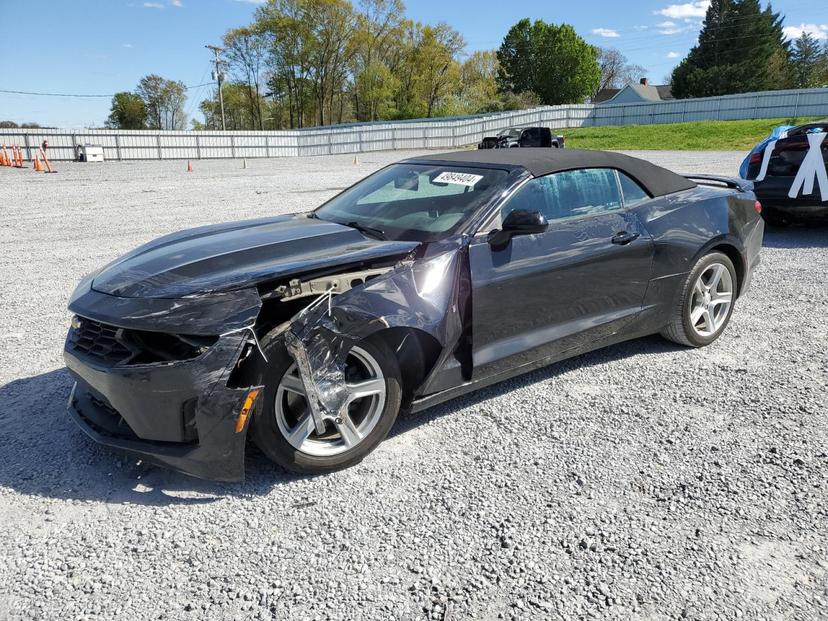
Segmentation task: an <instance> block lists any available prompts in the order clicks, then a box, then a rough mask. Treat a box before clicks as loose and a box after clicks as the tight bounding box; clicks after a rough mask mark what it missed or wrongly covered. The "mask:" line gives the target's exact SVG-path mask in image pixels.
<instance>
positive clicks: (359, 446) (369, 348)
mask: <svg viewBox="0 0 828 621" xmlns="http://www.w3.org/2000/svg"><path fill="white" fill-rule="evenodd" d="M262 345H263V347H264V350H265V353H266V355H267V359H268V363H267V364H266V365H265V371H264V377H263V382H262V383H263V384H264V391H263V393H262V403H261V405H260V407H259V409H258V412H257V414H256V417H255V418H254V419H253V425H252V428H251V432H252V437H253V441H254V442H255V443H256V445H257V446H258V447H259V449H261V451H262V452H263V453H264V454H265V455H267V457H268V458H269V459H271V460H272V461H274V462H275V463H277V464H278V465H280V466H282V467H283V468H286V469H287V470H291V471H293V472H298V473H302V474H324V473H327V472H333V471H335V470H341V469H343V468H347V467H349V466H353V465H354V464H357V463H359V462H360V461H362V460H363V459H364V458H365V456H366V455H368V453H370V452H371V451H372V450H374V448H376V446H377V445H378V444H379V443H380V442H382V440H384V439H385V437H386V436H387V435H388V432H389V431H390V430H391V427H392V426H393V425H394V421H395V420H396V419H397V414H398V413H399V410H400V403H401V401H402V382H401V380H400V368H399V364H398V362H397V359H396V358H395V357H394V355H393V353H392V352H391V351H390V350H389V349H388V347H387V346H386V345H385V344H384V343H383V342H382V341H381V340H379V339H366V340H364V341H361V342H360V343H358V344H357V345H355V346H354V347H353V349H352V350H351V353H349V358H348V361H349V372H350V371H351V370H352V367H353V368H357V369H358V368H359V367H360V366H364V367H365V369H368V368H370V369H373V370H376V371H378V372H379V371H381V373H382V379H383V380H384V389H385V392H384V398H383V399H382V400H381V401H380V395H373V396H371V397H364V398H362V399H357V400H355V401H354V403H353V405H352V406H350V407H349V412H353V416H351V418H350V420H351V421H352V423H354V425H353V426H352V428H355V427H364V428H365V430H366V432H365V433H364V435H361V436H354V437H359V438H360V439H359V441H358V442H357V443H354V444H353V446H351V447H347V446H345V436H344V435H343V434H341V433H339V431H337V429H336V428H335V425H334V423H333V422H330V421H329V422H328V423H327V424H328V428H327V430H326V432H327V433H326V434H325V435H324V436H319V435H318V434H316V432H315V428H314V430H313V431H311V433H310V434H309V436H308V437H307V438H306V439H305V440H304V442H303V443H302V447H297V446H295V445H294V444H292V443H291V442H290V441H289V440H288V437H287V434H288V432H291V431H292V430H294V429H298V428H299V427H301V425H300V424H299V422H298V421H304V420H306V419H305V418H304V416H305V414H306V413H307V402H306V400H304V397H302V396H301V395H299V394H297V393H292V392H291V391H290V389H286V388H285V385H294V384H295V379H293V378H294V374H295V373H296V371H295V365H294V362H293V359H292V358H291V356H290V355H289V354H288V352H287V349H286V347H285V345H284V342H283V339H282V338H281V337H277V338H273V339H268V338H267V337H266V338H265V339H263V343H262ZM288 371H290V372H291V377H290V378H288V379H292V380H293V381H290V382H288V381H287V380H286V379H285V378H286V374H287V373H288ZM363 371H364V369H363ZM295 377H296V378H298V375H296V376H295ZM367 379H371V378H370V377H368V378H367ZM374 379H379V377H378V373H377V376H376V377H375V378H374ZM286 383H287V384H286ZM299 386H300V387H301V380H300V381H299ZM277 399H278V400H279V401H278V403H277ZM361 411H364V412H363V414H364V418H363V419H360V412H361ZM369 418H370V420H369ZM360 420H363V423H364V424H363V425H360V424H359V421H360ZM308 424H309V425H310V426H311V427H312V421H311V422H309V423H308ZM294 425H295V426H294ZM301 435H303V434H302V433H300V436H301ZM337 436H339V440H337V439H336V437H337ZM294 442H295V443H298V442H299V441H297V440H296V439H295V438H294Z"/></svg>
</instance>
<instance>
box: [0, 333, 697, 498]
mask: <svg viewBox="0 0 828 621" xmlns="http://www.w3.org/2000/svg"><path fill="white" fill-rule="evenodd" d="M678 349H682V348H678V347H676V346H673V345H671V344H670V343H668V342H667V341H665V340H663V339H661V338H660V337H647V338H642V339H637V340H635V341H629V342H627V343H622V344H619V345H614V346H612V347H608V348H605V349H602V350H598V351H595V352H592V353H589V354H584V355H582V356H578V357H576V358H572V359H570V360H565V361H562V362H559V363H556V364H553V365H551V366H549V367H545V368H542V369H539V370H537V371H533V372H531V373H528V374H527V375H523V376H520V377H516V378H513V379H511V380H508V381H505V382H501V383H499V384H496V385H494V386H490V387H489V388H486V389H483V390H480V391H478V392H475V393H472V394H470V395H467V396H464V397H459V398H457V399H454V400H452V401H449V402H447V403H445V404H442V405H439V406H435V407H433V408H431V409H429V410H426V411H425V412H422V413H419V414H412V415H406V416H402V417H401V418H400V419H399V420H398V422H397V424H396V425H395V427H394V429H393V430H392V431H391V435H392V436H395V435H399V434H402V433H406V432H408V431H411V430H413V429H415V428H416V427H418V426H419V425H420V424H422V423H424V422H427V421H429V420H432V419H434V418H437V417H441V416H447V415H449V414H453V413H456V412H457V411H458V410H461V409H463V408H467V407H470V406H474V405H476V404H478V403H481V402H483V401H485V400H486V399H491V398H492V397H496V396H499V395H503V394H505V393H508V392H509V391H512V390H515V389H516V388H519V387H522V386H527V385H529V384H533V383H535V382H540V381H544V380H548V379H549V378H551V377H554V376H556V375H560V374H563V373H567V372H568V371H571V370H574V369H580V368H584V367H590V366H593V365H597V364H604V363H607V362H612V361H614V360H619V359H623V358H627V357H629V356H633V355H640V354H661V353H666V352H670V351H676V350H678ZM71 385H72V382H71V379H70V377H69V374H68V373H67V372H66V370H65V369H56V370H54V371H50V372H49V373H44V374H42V375H37V376H34V377H29V378H26V379H20V380H15V381H13V382H10V383H9V384H6V385H5V386H2V387H0V487H4V488H8V489H12V490H14V491H16V492H18V493H20V494H26V495H31V496H42V497H48V498H57V499H70V500H78V501H98V502H104V503H111V504H137V505H150V506H165V505H193V504H196V505H197V504H207V503H212V502H216V501H219V500H221V499H222V498H223V497H227V496H233V497H244V496H259V495H265V494H268V493H269V492H270V491H271V490H272V489H273V488H274V487H278V486H280V485H283V484H289V483H295V482H297V481H300V480H302V479H310V478H312V477H304V476H300V475H294V474H291V473H288V472H285V471H284V470H282V469H280V468H278V467H276V466H274V465H273V464H272V463H271V462H270V461H268V460H267V458H266V457H264V455H262V454H261V453H260V452H259V451H258V450H257V449H256V448H255V447H254V446H252V444H249V445H248V457H247V464H246V466H247V472H246V475H247V476H246V480H245V481H244V482H243V483H239V484H230V483H215V482H210V481H202V480H199V479H195V478H192V477H188V476H186V475H183V474H179V473H176V472H172V471H169V470H165V469H163V468H158V467H155V466H151V465H147V464H138V463H136V461H135V460H134V459H131V458H128V457H125V456H122V455H120V454H119V453H117V452H115V451H111V450H109V449H107V448H104V447H101V446H98V445H97V444H95V443H94V442H93V441H92V440H90V439H89V438H87V437H86V435H85V434H84V433H83V432H82V431H81V430H80V429H78V428H77V427H76V426H75V424H74V423H73V422H72V421H71V419H70V418H69V417H68V415H67V414H66V411H65V408H66V401H67V399H68V397H69V391H70V390H71ZM301 504H302V503H300V505H301Z"/></svg>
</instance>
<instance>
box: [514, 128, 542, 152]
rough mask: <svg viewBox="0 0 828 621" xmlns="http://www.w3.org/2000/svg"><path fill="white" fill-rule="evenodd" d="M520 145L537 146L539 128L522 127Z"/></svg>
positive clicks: (538, 143)
mask: <svg viewBox="0 0 828 621" xmlns="http://www.w3.org/2000/svg"><path fill="white" fill-rule="evenodd" d="M519 143H520V146H521V147H539V146H540V130H539V129H538V128H537V127H529V128H528V129H524V130H523V133H522V134H521V136H520V141H519Z"/></svg>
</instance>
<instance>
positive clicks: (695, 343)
mask: <svg viewBox="0 0 828 621" xmlns="http://www.w3.org/2000/svg"><path fill="white" fill-rule="evenodd" d="M714 263H719V264H721V265H724V266H725V267H726V268H727V271H728V272H729V273H730V278H731V282H732V284H733V287H732V288H733V292H732V298H731V302H730V306H729V308H728V310H727V315H726V316H725V317H724V318H723V319H722V322H721V325H719V326H718V328H717V329H716V331H715V333H714V334H712V335H710V336H703V335H701V334H699V333H698V332H697V331H696V330H695V329H694V328H693V325H692V322H691V319H690V312H691V302H692V297H693V287H694V286H695V284H696V281H697V280H698V279H699V276H700V275H701V274H702V273H704V271H705V270H706V269H707V268H708V267H710V266H711V265H713V264H714ZM737 290H738V279H737V276H736V269H735V268H734V267H733V262H732V261H731V260H730V258H729V257H728V256H727V255H725V254H723V253H721V252H710V253H708V254H706V255H704V256H703V257H702V258H701V259H699V261H698V262H697V263H696V265H695V266H694V267H693V269H692V270H690V274H688V276H687V279H686V280H685V281H684V284H683V285H682V288H681V292H680V295H679V296H678V301H677V302H676V304H675V306H674V307H673V309H672V311H671V316H670V323H668V324H667V325H666V326H665V327H664V328H663V329H662V330H661V336H663V337H664V338H666V339H668V340H670V341H673V342H674V343H678V344H679V345H686V346H687V347H704V346H705V345H710V343H712V342H713V341H715V340H716V339H717V338H719V337H720V336H721V334H722V332H724V329H725V328H726V327H727V324H728V323H730V317H731V316H732V314H733V308H734V305H735V304H734V302H735V301H736V291H737Z"/></svg>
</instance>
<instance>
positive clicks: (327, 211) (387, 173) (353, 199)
mask: <svg viewBox="0 0 828 621" xmlns="http://www.w3.org/2000/svg"><path fill="white" fill-rule="evenodd" d="M507 175H508V173H507V171H505V170H500V169H492V168H474V167H465V166H447V165H445V164H434V165H431V164H394V165H392V166H389V167H387V168H383V169H382V170H380V171H378V172H376V173H374V174H373V175H371V176H370V177H366V178H365V179H363V180H362V181H360V182H359V183H357V184H356V185H354V186H353V187H351V188H348V189H347V190H345V191H344V192H343V193H342V194H340V195H339V196H336V197H334V198H333V199H331V200H330V201H328V202H327V203H325V204H324V205H322V206H321V207H320V208H319V209H317V210H316V211H314V212H313V214H314V216H315V217H317V218H320V219H322V220H328V221H330V222H337V223H339V224H344V225H346V226H352V227H354V228H357V229H359V230H361V231H362V232H363V233H365V234H366V235H369V236H372V237H377V238H379V239H398V240H405V241H434V240H437V239H443V238H445V237H448V236H449V235H451V234H452V233H454V232H455V231H456V230H457V229H459V228H460V226H461V225H462V224H463V223H464V222H466V221H467V220H468V218H469V217H470V216H471V215H472V214H474V213H475V212H476V211H477V210H478V209H480V207H482V206H483V205H485V204H486V203H487V201H488V200H489V199H490V198H491V197H492V195H493V194H494V193H495V192H496V191H497V188H498V187H499V186H501V185H502V183H503V182H504V181H505V179H506V177H507Z"/></svg>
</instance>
